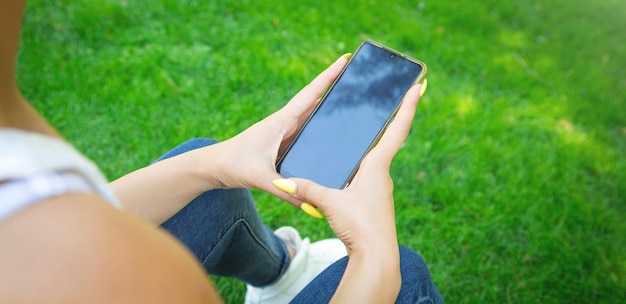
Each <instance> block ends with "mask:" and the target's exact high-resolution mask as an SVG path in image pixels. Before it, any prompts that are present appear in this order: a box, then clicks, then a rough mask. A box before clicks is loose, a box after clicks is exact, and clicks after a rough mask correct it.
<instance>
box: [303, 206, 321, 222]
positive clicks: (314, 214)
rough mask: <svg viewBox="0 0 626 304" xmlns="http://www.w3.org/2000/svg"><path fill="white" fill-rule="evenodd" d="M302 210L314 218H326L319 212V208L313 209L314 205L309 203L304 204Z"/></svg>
mask: <svg viewBox="0 0 626 304" xmlns="http://www.w3.org/2000/svg"><path fill="white" fill-rule="evenodd" d="M300 209H302V211H304V213H306V214H308V215H310V216H312V217H314V218H318V219H322V218H324V216H323V215H322V213H321V212H320V211H319V210H317V208H315V207H313V205H311V204H309V203H302V204H301V205H300Z"/></svg>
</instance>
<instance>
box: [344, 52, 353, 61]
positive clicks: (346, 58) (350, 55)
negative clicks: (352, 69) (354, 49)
mask: <svg viewBox="0 0 626 304" xmlns="http://www.w3.org/2000/svg"><path fill="white" fill-rule="evenodd" d="M350 57H352V53H346V54H343V56H341V58H343V59H345V60H348V59H350Z"/></svg>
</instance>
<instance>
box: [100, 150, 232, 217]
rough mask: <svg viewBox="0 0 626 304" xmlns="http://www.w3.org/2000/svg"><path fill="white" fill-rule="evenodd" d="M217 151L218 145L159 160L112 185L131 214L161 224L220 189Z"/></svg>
mask: <svg viewBox="0 0 626 304" xmlns="http://www.w3.org/2000/svg"><path fill="white" fill-rule="evenodd" d="M217 150H219V149H218V147H217V146H216V145H214V146H209V147H205V148H200V149H196V150H192V151H189V152H187V153H184V154H181V155H178V156H175V157H172V158H168V159H165V160H162V161H159V162H157V163H155V164H152V165H150V166H148V167H145V168H142V169H139V170H137V171H134V172H131V173H129V174H127V175H125V176H122V177H121V178H119V179H117V180H115V181H113V182H111V183H110V186H111V188H112V189H113V191H114V192H115V194H116V195H117V197H118V198H119V199H120V201H121V202H122V205H123V206H124V208H125V209H126V210H127V211H129V212H131V213H134V214H136V215H138V216H140V217H142V218H144V219H146V220H148V221H150V222H153V223H155V224H161V223H163V222H164V221H166V220H167V219H169V218H170V217H171V216H172V215H174V214H175V213H176V212H178V211H179V210H181V209H182V208H183V207H185V206H186V205H187V204H188V203H189V202H190V201H191V200H193V199H194V198H196V197H197V196H198V195H200V194H201V193H203V192H205V191H208V190H211V189H215V188H219V187H220V182H219V178H218V176H219V175H218V174H219V170H218V168H219V163H218V160H217V157H211V156H215V153H218V151H217ZM211 169H213V170H211ZM206 172H212V173H214V174H207V173H206Z"/></svg>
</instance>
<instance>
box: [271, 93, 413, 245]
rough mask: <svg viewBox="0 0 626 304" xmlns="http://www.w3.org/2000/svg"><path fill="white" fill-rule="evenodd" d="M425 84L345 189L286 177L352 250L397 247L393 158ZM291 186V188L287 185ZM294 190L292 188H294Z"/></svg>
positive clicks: (410, 97)
mask: <svg viewBox="0 0 626 304" xmlns="http://www.w3.org/2000/svg"><path fill="white" fill-rule="evenodd" d="M420 89H421V86H420V85H416V86H413V87H412V88H411V89H410V90H409V91H408V92H407V94H406V95H405V97H404V100H403V101H402V105H401V107H400V109H399V110H398V114H397V115H396V117H395V119H394V120H393V121H392V123H391V124H390V125H389V127H388V128H387V131H386V132H385V134H384V135H383V137H382V138H381V140H380V141H379V142H378V144H377V145H376V147H375V148H374V149H372V151H370V152H369V153H368V154H367V156H366V157H365V158H364V159H363V161H362V162H361V165H360V166H359V171H358V172H357V174H356V176H355V177H354V179H353V180H352V182H351V183H350V185H349V186H348V187H347V188H346V189H344V190H336V189H329V188H326V187H323V186H321V185H319V184H316V183H314V182H312V181H309V180H305V179H298V178H293V179H289V180H282V182H283V183H289V182H290V181H291V182H292V183H294V185H293V186H295V187H292V189H293V188H295V193H294V194H293V196H294V197H295V198H296V199H297V200H299V201H303V202H307V203H309V204H312V205H315V206H317V207H318V208H320V209H321V210H322V211H323V212H324V214H325V215H326V218H327V219H328V222H329V224H330V226H331V228H332V229H333V231H334V232H335V233H336V234H337V236H338V237H339V238H340V239H341V240H342V241H343V242H344V243H345V244H346V246H347V248H348V253H351V252H355V251H360V250H368V251H371V250H375V249H376V248H381V247H380V245H381V243H385V244H386V245H393V246H394V247H397V240H396V229H395V214H394V202H393V181H392V180H391V176H390V174H389V169H390V166H391V161H392V159H393V157H394V156H395V154H396V152H397V151H398V150H399V149H400V147H401V146H402V144H403V143H404V140H405V138H406V136H407V135H408V133H409V129H410V127H411V122H412V120H413V116H414V114H415V109H416V107H417V103H418V101H419V94H420ZM287 188H289V187H287ZM290 192H291V191H290Z"/></svg>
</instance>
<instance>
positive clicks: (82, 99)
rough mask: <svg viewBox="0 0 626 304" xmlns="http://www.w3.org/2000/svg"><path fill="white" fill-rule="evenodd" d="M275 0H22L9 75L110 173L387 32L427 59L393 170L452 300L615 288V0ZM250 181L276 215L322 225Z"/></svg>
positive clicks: (597, 293) (618, 128)
mask: <svg viewBox="0 0 626 304" xmlns="http://www.w3.org/2000/svg"><path fill="white" fill-rule="evenodd" d="M284 2H285V3H280V2H277V1H266V0H258V1H182V0H179V1H175V0H169V1H165V0H163V1H112V0H109V1H70V0H65V1H41V0H38V1H30V2H29V5H28V9H27V12H26V18H25V25H24V32H23V41H22V49H21V53H20V56H19V65H18V71H19V83H20V87H21V89H22V90H23V92H24V94H25V96H26V97H28V98H29V99H30V100H31V101H32V103H33V104H34V105H35V107H36V108H38V109H39V110H40V111H41V112H42V113H43V114H44V115H45V116H46V117H47V118H48V119H49V120H50V121H51V122H52V123H53V124H54V125H56V126H57V127H58V128H59V129H60V130H61V131H62V132H63V133H64V134H65V135H66V137H67V138H68V140H70V141H71V142H73V143H74V144H75V145H76V146H77V147H78V148H79V149H81V150H82V151H84V153H86V154H87V155H88V156H89V157H91V158H92V159H94V160H95V161H96V162H97V163H98V164H99V165H100V166H101V168H102V169H103V170H104V172H105V173H106V174H107V175H108V176H109V177H110V178H116V177H118V176H120V175H122V174H124V173H127V172H129V171H131V170H134V169H136V168H138V167H141V166H144V165H146V164H148V163H149V162H150V161H151V160H153V159H154V158H156V157H157V156H159V155H160V154H161V153H164V152H165V151H167V150H168V149H169V148H171V147H173V146H174V145H176V144H178V143H180V142H182V141H184V140H186V139H188V138H192V137H214V138H217V139H221V140H223V139H226V138H228V137H230V136H233V135H235V134H237V133H238V132H240V131H242V130H243V129H245V128H246V127H247V126H249V125H251V124H252V123H254V122H256V121H258V120H260V119H261V118H263V117H265V116H266V115H268V114H270V113H272V112H273V111H275V110H276V109H278V108H279V107H280V106H281V105H282V104H284V103H285V102H286V101H287V100H289V98H290V97H291V96H292V95H293V94H295V93H296V92H297V91H298V90H299V89H300V88H301V87H302V86H304V85H305V84H306V83H307V82H308V81H309V80H310V79H312V78H313V77H314V76H315V75H316V74H317V73H318V72H320V71H321V70H322V69H324V67H326V66H327V65H328V64H329V63H331V62H333V61H334V60H335V59H336V58H337V57H338V56H340V55H341V54H343V53H346V52H351V51H353V50H354V48H356V47H357V45H358V44H359V43H360V42H361V41H362V40H364V39H368V38H371V39H374V40H378V41H380V42H382V43H385V44H387V45H389V46H391V47H393V48H396V49H398V50H400V51H403V52H406V53H408V54H411V55H413V56H414V57H416V58H419V59H422V60H423V61H425V62H426V63H427V64H428V66H429V69H430V76H429V84H430V86H429V90H428V92H427V94H426V96H425V98H424V99H423V101H422V103H421V105H420V107H419V108H418V112H417V115H416V118H415V122H414V127H413V130H412V134H411V135H410V137H409V138H408V140H407V143H406V145H405V147H404V148H403V150H401V151H400V153H399V154H398V156H397V158H396V160H395V162H394V166H393V176H394V179H395V181H396V205H397V207H396V210H397V220H398V230H399V231H398V234H399V239H400V242H401V243H403V244H406V245H408V246H410V247H412V248H414V249H415V250H417V251H419V252H420V253H421V254H422V255H423V256H424V257H425V259H426V261H427V262H428V264H429V266H430V270H431V272H432V276H433V278H434V281H435V283H436V284H437V285H438V286H439V288H440V290H441V292H442V294H443V295H444V298H445V299H446V300H447V302H449V303H533V302H538V303H570V302H576V303H617V302H620V301H624V300H625V299H626V218H625V211H626V204H625V203H626V174H625V172H626V72H625V71H624V70H625V69H626V44H625V43H624V41H626V31H625V30H624V29H626V5H624V4H623V1H621V0H604V1H595V2H593V3H592V2H589V1H587V2H583V1H565V0H554V1H543V2H537V3H535V1H521V0H519V1H463V2H461V1H402V2H400V1H382V0H372V1H362V2H359V3H355V2H354V1H308V2H307V4H302V3H299V2H300V1H293V2H289V3H287V1H284ZM454 2H456V3H454ZM254 195H255V197H256V198H257V199H258V208H259V211H260V213H261V216H262V217H263V218H264V219H265V220H266V222H267V224H268V225H269V226H271V227H279V226H281V225H294V226H296V227H298V229H299V230H300V231H301V232H302V233H303V235H306V236H310V237H311V238H312V239H314V240H317V239H320V238H326V237H330V236H332V232H331V231H330V230H329V229H328V227H327V225H326V223H325V222H323V221H316V220H314V219H310V218H309V217H307V216H305V215H302V213H301V212H299V211H298V210H296V209H295V208H292V207H290V206H288V205H287V204H283V203H281V202H280V201H279V200H278V199H276V198H273V197H270V196H269V195H266V194H263V193H260V192H258V191H254ZM216 282H217V285H218V288H219V289H220V291H221V292H222V293H223V295H224V297H225V298H226V299H227V300H228V301H229V302H241V301H242V297H243V293H244V286H243V285H242V283H240V282H236V281H234V280H230V279H216Z"/></svg>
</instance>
